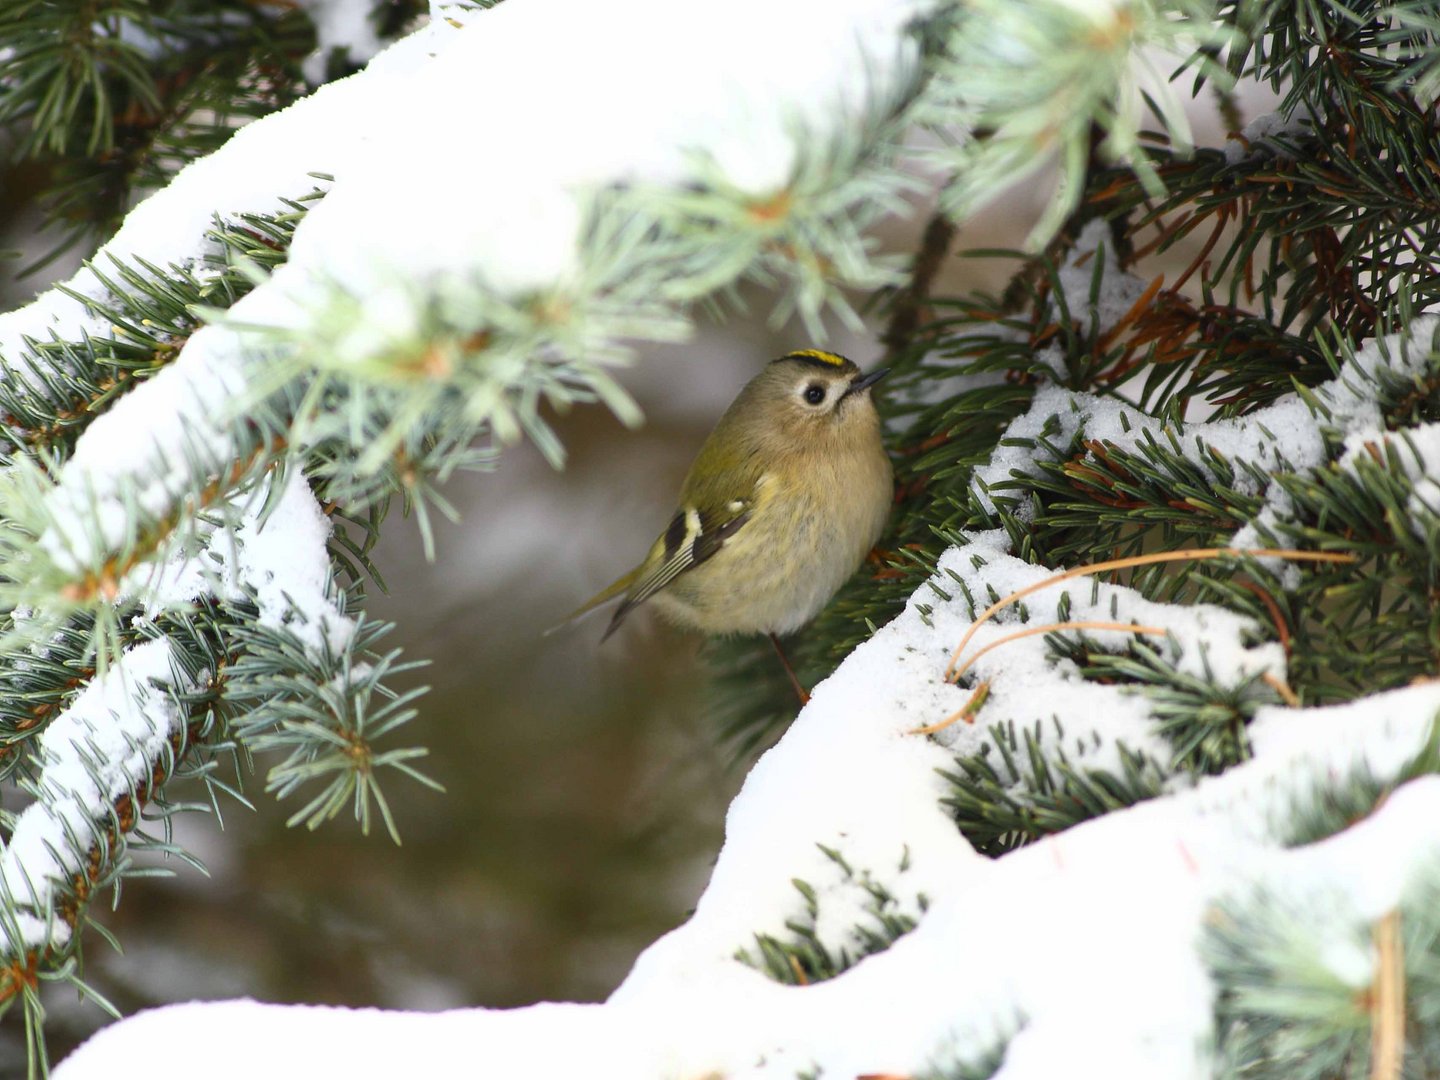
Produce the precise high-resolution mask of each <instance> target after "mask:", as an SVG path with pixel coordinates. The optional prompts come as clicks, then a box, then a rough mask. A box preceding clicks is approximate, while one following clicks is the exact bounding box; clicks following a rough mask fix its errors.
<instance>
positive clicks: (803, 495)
mask: <svg viewBox="0 0 1440 1080" xmlns="http://www.w3.org/2000/svg"><path fill="white" fill-rule="evenodd" d="M795 475H797V476H801V477H804V480H803V482H801V483H786V482H785V480H784V479H782V478H779V477H778V476H776V475H774V474H770V475H767V476H765V477H764V478H763V479H762V481H761V484H760V489H759V491H758V492H757V499H756V508H755V512H754V515H753V516H752V518H751V520H750V521H749V523H748V524H746V526H745V527H744V528H743V529H741V530H739V531H738V532H737V533H736V534H735V536H734V537H732V538H731V539H729V540H727V541H726V543H725V546H724V547H723V548H721V550H720V551H718V552H717V553H716V554H715V556H714V557H713V558H711V559H709V560H708V561H706V562H705V563H703V564H701V565H700V566H697V567H695V569H693V570H691V571H689V572H688V573H686V574H684V575H683V576H681V577H680V578H679V579H678V580H677V581H676V582H675V583H674V585H672V586H670V587H669V588H668V589H666V590H664V591H663V592H661V593H659V594H657V595H656V597H655V600H654V602H655V604H656V605H657V606H658V607H659V608H660V610H661V611H662V612H663V613H664V614H665V615H667V616H668V617H669V618H671V619H673V620H674V621H676V622H678V623H681V624H683V625H686V626H692V627H695V628H696V629H699V630H701V631H704V632H705V633H707V634H736V633H776V634H787V633H790V632H791V631H793V630H796V629H798V628H799V627H801V626H803V625H804V624H805V623H807V622H809V621H810V620H811V619H812V618H814V617H815V615H816V614H817V613H818V612H819V611H820V609H821V608H823V607H824V606H825V604H826V603H827V602H828V601H829V600H830V598H831V597H832V596H834V595H835V592H836V590H838V589H839V588H840V586H841V585H843V584H844V583H845V581H846V580H847V579H848V578H849V577H850V575H851V574H853V573H854V572H855V569H856V567H858V566H859V565H860V563H861V561H862V560H863V559H864V558H865V555H866V553H867V552H869V551H870V549H871V548H872V547H873V546H874V545H875V542H876V541H877V540H878V539H879V538H880V533H881V532H882V531H883V530H884V527H885V519H886V517H887V516H888V514H889V510H890V502H891V496H892V480H891V472H890V461H889V459H888V458H887V457H886V456H885V454H884V452H883V450H881V449H880V447H879V446H878V440H877V445H874V446H871V447H865V448H863V449H860V450H856V451H854V452H851V453H847V454H843V455H838V456H833V457H832V456H827V457H825V458H823V459H822V458H817V459H816V460H813V461H812V462H810V463H807V464H806V465H804V467H803V468H800V469H798V470H796V471H795Z"/></svg>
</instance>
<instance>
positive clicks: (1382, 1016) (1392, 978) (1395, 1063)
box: [1370, 909, 1405, 1080]
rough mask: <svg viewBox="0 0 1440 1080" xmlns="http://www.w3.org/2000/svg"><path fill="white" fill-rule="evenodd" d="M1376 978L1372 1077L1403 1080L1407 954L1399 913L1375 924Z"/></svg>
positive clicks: (1372, 1003) (1372, 1000) (1372, 994)
mask: <svg viewBox="0 0 1440 1080" xmlns="http://www.w3.org/2000/svg"><path fill="white" fill-rule="evenodd" d="M1375 952H1376V953H1377V954H1378V955H1377V962H1376V964H1375V981H1374V983H1373V984H1372V985H1371V989H1370V1080H1400V1067H1401V1064H1402V1063H1403V1062H1404V1058H1405V954H1404V950H1403V949H1402V946H1401V941H1400V912H1399V910H1398V909H1397V910H1395V911H1392V912H1390V913H1389V914H1388V915H1386V916H1384V917H1383V918H1381V920H1380V921H1379V922H1377V923H1376V924H1375Z"/></svg>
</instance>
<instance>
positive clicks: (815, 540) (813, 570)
mask: <svg viewBox="0 0 1440 1080" xmlns="http://www.w3.org/2000/svg"><path fill="white" fill-rule="evenodd" d="M886 374H887V371H886V369H883V368H882V369H880V370H878V371H873V372H871V373H870V374H868V375H862V374H861V372H860V369H859V368H858V367H856V366H855V364H854V363H852V362H851V361H849V360H847V359H845V357H843V356H837V355H836V354H835V353H829V352H822V351H820V350H818V349H801V350H800V351H798V352H792V353H789V354H787V355H785V356H782V357H780V359H778V360H774V361H771V362H770V363H769V364H768V365H766V367H765V369H764V370H763V371H761V372H760V374H758V375H756V376H755V378H753V379H751V380H750V381H749V382H748V383H746V384H745V388H744V389H743V390H741V391H740V394H739V396H738V397H736V399H735V400H734V402H733V403H732V404H731V405H730V408H728V409H727V410H725V415H724V416H722V417H721V418H720V422H719V423H718V424H716V425H715V430H714V431H712V432H711V433H710V437H709V438H707V439H706V440H705V445H704V446H702V447H701V448H700V454H699V456H698V457H696V459H695V463H694V464H693V465H691V466H690V472H689V474H688V475H687V476H686V477H685V483H684V485H683V486H682V487H681V489H680V504H679V507H678V508H677V509H676V511H675V515H674V517H672V518H671V519H670V524H669V525H668V526H667V527H666V529H665V531H664V532H663V533H661V535H660V536H659V538H658V539H656V541H655V543H654V544H652V545H651V547H650V551H649V552H648V553H647V554H646V556H645V558H644V559H643V560H642V561H641V562H640V565H639V566H637V567H635V569H633V570H631V571H630V572H629V573H628V574H625V575H624V576H623V577H621V578H620V579H619V580H618V581H616V582H615V583H614V584H612V585H610V586H609V587H608V588H606V589H604V590H602V591H601V592H600V593H599V594H598V595H597V596H595V597H594V598H593V599H591V600H590V601H589V602H588V603H586V604H585V605H584V606H583V607H581V608H580V609H579V610H578V611H576V612H575V613H574V614H573V615H572V616H571V618H576V617H578V616H580V615H583V614H585V613H586V612H587V611H590V610H591V609H593V608H595V607H598V606H599V605H601V604H604V603H605V602H606V601H608V600H613V599H615V598H616V597H621V598H622V599H621V602H620V606H619V607H618V608H617V609H616V611H615V614H614V616H613V617H612V618H611V620H610V625H609V627H608V628H607V629H606V631H605V635H604V637H602V638H601V640H602V641H603V640H604V639H605V638H607V637H609V636H610V635H611V634H613V633H614V632H615V630H616V628H617V627H619V626H620V624H621V623H622V622H624V621H625V619H626V617H627V616H628V615H629V614H630V613H631V612H632V611H634V610H635V609H636V608H638V607H639V606H640V605H641V604H644V603H646V602H652V603H653V604H654V606H655V607H656V608H657V609H658V610H659V611H660V612H661V613H662V614H663V615H665V616H666V617H668V618H669V619H670V620H672V621H673V622H676V623H678V624H680V625H682V626H687V627H693V628H695V629H697V630H700V631H703V632H704V633H706V634H751V633H764V634H770V635H771V637H772V638H774V637H775V636H776V635H781V634H788V633H790V632H792V631H794V630H796V629H798V628H799V627H801V626H803V625H804V624H805V623H807V622H809V621H810V620H811V619H812V618H814V617H815V615H816V614H817V613H818V612H819V611H820V609H821V608H823V607H824V606H825V604H826V603H827V602H829V600H830V598H831V597H832V596H834V595H835V592H836V590H838V589H839V588H840V586H841V585H843V584H844V583H845V581H846V580H847V579H848V578H849V577H850V575H851V574H853V573H854V572H855V570H856V568H857V567H858V566H859V565H860V563H861V561H862V560H863V559H864V558H865V555H866V553H868V552H869V551H870V549H871V548H872V547H873V546H874V545H875V542H876V540H878V539H879V537H880V533H881V531H882V530H883V529H884V527H885V519H886V517H887V516H888V514H889V511H890V504H891V501H892V495H893V479H892V474H891V469H890V459H889V458H888V457H887V456H886V455H885V450H884V447H883V446H882V445H881V441H880V416H879V414H878V413H877V412H876V411H875V403H874V401H872V400H871V388H872V387H873V386H874V385H875V384H876V383H877V382H879V381H880V380H881V379H882V378H884V377H885V375H886ZM776 645H777V648H778V646H779V643H778V641H777V642H776ZM781 657H782V659H783V657H784V654H783V653H782V654H781ZM787 670H788V664H787ZM798 689H799V688H798V684H797V690H798ZM802 695H803V691H802Z"/></svg>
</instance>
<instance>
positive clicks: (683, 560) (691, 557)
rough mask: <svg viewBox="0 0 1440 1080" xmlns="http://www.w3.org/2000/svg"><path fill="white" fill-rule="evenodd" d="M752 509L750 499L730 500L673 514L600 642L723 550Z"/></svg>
mask: <svg viewBox="0 0 1440 1080" xmlns="http://www.w3.org/2000/svg"><path fill="white" fill-rule="evenodd" d="M752 507H753V503H752V501H751V500H750V499H734V500H732V501H730V502H728V503H725V504H724V505H723V506H722V507H721V508H720V509H718V510H709V511H702V510H696V509H695V508H694V507H682V508H681V509H680V510H678V511H676V513H675V516H674V517H673V518H672V519H671V520H670V526H669V528H667V529H666V530H665V532H664V533H663V534H662V535H661V536H660V538H659V539H658V540H656V541H655V544H654V546H653V547H651V549H650V554H649V555H647V556H646V558H645V561H644V562H643V563H641V564H640V566H639V567H638V569H637V570H636V571H634V578H633V580H632V582H631V583H630V587H629V589H628V590H627V591H626V593H625V599H624V601H622V602H621V604H620V606H619V607H618V608H616V609H615V615H614V617H613V618H612V619H611V620H610V625H609V626H608V627H606V629H605V635H604V637H602V638H601V639H600V640H601V641H604V640H605V638H608V637H609V636H610V635H611V634H613V633H614V632H615V630H616V628H617V627H619V625H620V624H621V622H623V621H624V619H625V616H627V615H629V614H630V612H632V611H634V610H635V609H636V608H637V607H639V606H640V605H641V604H643V603H644V602H645V601H646V600H649V599H650V598H651V597H652V596H654V595H655V594H656V593H657V592H659V591H660V590H661V589H663V588H665V587H666V586H667V585H669V584H670V583H671V582H672V581H674V580H675V579H676V578H677V577H679V576H680V575H681V574H683V573H685V572H686V571H687V570H693V569H694V568H695V567H697V566H699V565H700V564H701V563H703V562H704V561H705V560H706V559H709V558H711V557H712V556H713V555H714V554H715V553H716V552H717V551H719V550H720V549H721V548H722V547H724V545H725V541H726V540H728V539H729V538H730V537H732V536H734V535H735V534H736V533H737V532H738V531H739V530H740V529H741V528H743V527H744V525H745V523H746V522H747V521H749V520H750V513H751V509H752ZM622 580H624V579H622ZM616 584H617V585H618V584H619V582H617V583H616ZM612 587H613V586H612ZM607 591H608V590H607ZM616 591H617V592H618V591H619V590H618V589H617V590H616ZM612 595H613V594H612Z"/></svg>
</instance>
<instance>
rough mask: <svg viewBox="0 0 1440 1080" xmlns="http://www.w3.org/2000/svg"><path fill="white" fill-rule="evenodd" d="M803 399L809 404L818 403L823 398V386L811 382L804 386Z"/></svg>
mask: <svg viewBox="0 0 1440 1080" xmlns="http://www.w3.org/2000/svg"><path fill="white" fill-rule="evenodd" d="M805 400H806V401H807V402H809V403H810V404H811V405H819V404H820V402H822V401H824V400H825V388H824V387H823V386H821V385H820V384H819V383H811V384H810V385H809V386H807V387H806V388H805Z"/></svg>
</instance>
